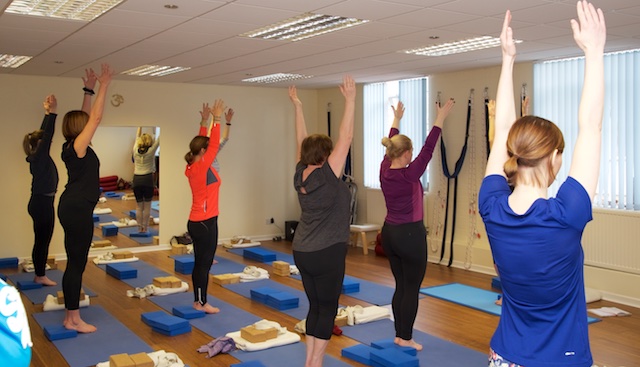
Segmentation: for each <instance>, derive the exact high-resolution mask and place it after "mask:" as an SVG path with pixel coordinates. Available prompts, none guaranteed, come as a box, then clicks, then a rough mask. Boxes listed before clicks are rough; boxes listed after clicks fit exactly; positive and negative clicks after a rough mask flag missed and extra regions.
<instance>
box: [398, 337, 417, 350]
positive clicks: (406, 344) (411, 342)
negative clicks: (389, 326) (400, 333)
mask: <svg viewBox="0 0 640 367" xmlns="http://www.w3.org/2000/svg"><path fill="white" fill-rule="evenodd" d="M398 339H400V341H399V342H396V344H397V345H399V346H401V347H411V348H415V350H417V351H421V350H422V344H418V343H416V342H415V341H414V340H413V339H411V340H404V339H401V338H398Z"/></svg>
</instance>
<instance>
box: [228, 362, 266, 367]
mask: <svg viewBox="0 0 640 367" xmlns="http://www.w3.org/2000/svg"><path fill="white" fill-rule="evenodd" d="M231 367H267V366H265V365H264V364H262V362H260V361H246V362H242V363H235V364H232V365H231Z"/></svg>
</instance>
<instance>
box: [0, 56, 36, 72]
mask: <svg viewBox="0 0 640 367" xmlns="http://www.w3.org/2000/svg"><path fill="white" fill-rule="evenodd" d="M31 57H32V56H18V55H3V54H0V67H2V68H12V69H15V68H17V67H19V66H20V65H22V64H24V63H25V62H27V61H29V60H31Z"/></svg>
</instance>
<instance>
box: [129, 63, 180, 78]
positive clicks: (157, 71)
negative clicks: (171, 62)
mask: <svg viewBox="0 0 640 367" xmlns="http://www.w3.org/2000/svg"><path fill="white" fill-rule="evenodd" d="M189 69H191V68H190V67H183V66H161V65H142V66H138V67H137V68H133V69H129V70H126V71H123V72H122V73H121V74H127V75H133V76H165V75H169V74H175V73H179V72H181V71H185V70H189Z"/></svg>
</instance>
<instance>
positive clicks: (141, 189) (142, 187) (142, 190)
mask: <svg viewBox="0 0 640 367" xmlns="http://www.w3.org/2000/svg"><path fill="white" fill-rule="evenodd" d="M153 191H154V187H153V173H148V174H146V175H133V195H134V196H135V197H136V202H138V203H141V202H143V201H151V200H153ZM136 219H140V218H136Z"/></svg>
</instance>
